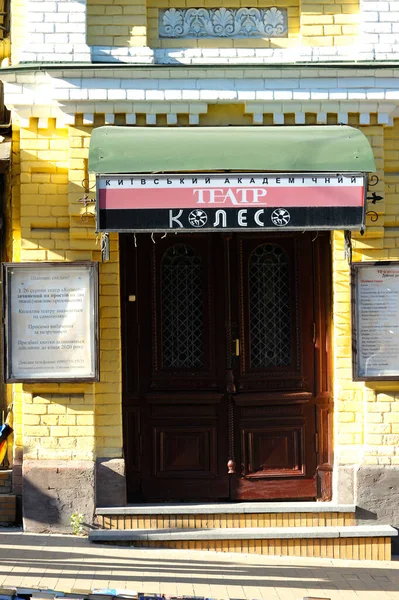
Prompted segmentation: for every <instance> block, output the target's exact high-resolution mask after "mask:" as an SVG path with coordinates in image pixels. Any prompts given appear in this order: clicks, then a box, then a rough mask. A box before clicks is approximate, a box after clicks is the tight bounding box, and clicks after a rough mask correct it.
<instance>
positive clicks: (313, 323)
mask: <svg viewBox="0 0 399 600" xmlns="http://www.w3.org/2000/svg"><path fill="white" fill-rule="evenodd" d="M316 339H317V331H316V323H315V322H314V321H313V322H312V343H313V344H315V343H316Z"/></svg>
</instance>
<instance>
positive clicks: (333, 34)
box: [300, 0, 360, 46]
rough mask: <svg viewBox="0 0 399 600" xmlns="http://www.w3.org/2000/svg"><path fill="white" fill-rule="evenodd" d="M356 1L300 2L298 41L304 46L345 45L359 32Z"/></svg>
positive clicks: (315, 0)
mask: <svg viewBox="0 0 399 600" xmlns="http://www.w3.org/2000/svg"><path fill="white" fill-rule="evenodd" d="M359 11H360V6H359V0H349V2H347V1H343V0H328V1H327V2H321V1H320V0H303V1H302V2H301V23H300V30H301V42H302V44H303V45H304V46H348V45H351V44H353V43H354V42H355V41H356V36H357V34H358V29H359Z"/></svg>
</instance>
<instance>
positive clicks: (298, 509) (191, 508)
mask: <svg viewBox="0 0 399 600" xmlns="http://www.w3.org/2000/svg"><path fill="white" fill-rule="evenodd" d="M355 511H356V506H355V505H354V504H336V503H333V502H217V503H202V502H201V503H192V504H191V503H173V504H169V503H168V504H130V505H129V506H115V507H107V508H101V507H98V508H96V514H97V515H176V514H177V515H201V514H202V515H203V514H208V515H217V514H224V515H226V514H227V515H229V514H237V513H239V514H262V513H263V514H268V513H269V514H274V513H355Z"/></svg>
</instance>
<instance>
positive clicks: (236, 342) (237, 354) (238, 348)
mask: <svg viewBox="0 0 399 600" xmlns="http://www.w3.org/2000/svg"><path fill="white" fill-rule="evenodd" d="M235 345H236V356H240V340H239V338H237V339H236V340H235Z"/></svg>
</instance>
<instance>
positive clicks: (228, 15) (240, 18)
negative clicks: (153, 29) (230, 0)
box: [159, 6, 288, 38]
mask: <svg viewBox="0 0 399 600" xmlns="http://www.w3.org/2000/svg"><path fill="white" fill-rule="evenodd" d="M287 33H288V23H287V11H286V10H285V9H280V8H276V7H275V6H272V7H271V8H238V9H236V8H224V7H221V8H211V9H207V8H188V9H181V8H168V9H167V10H160V11H159V37H161V38H197V37H201V38H204V37H205V38H226V37H227V38H264V37H266V38H271V37H286V36H287Z"/></svg>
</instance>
